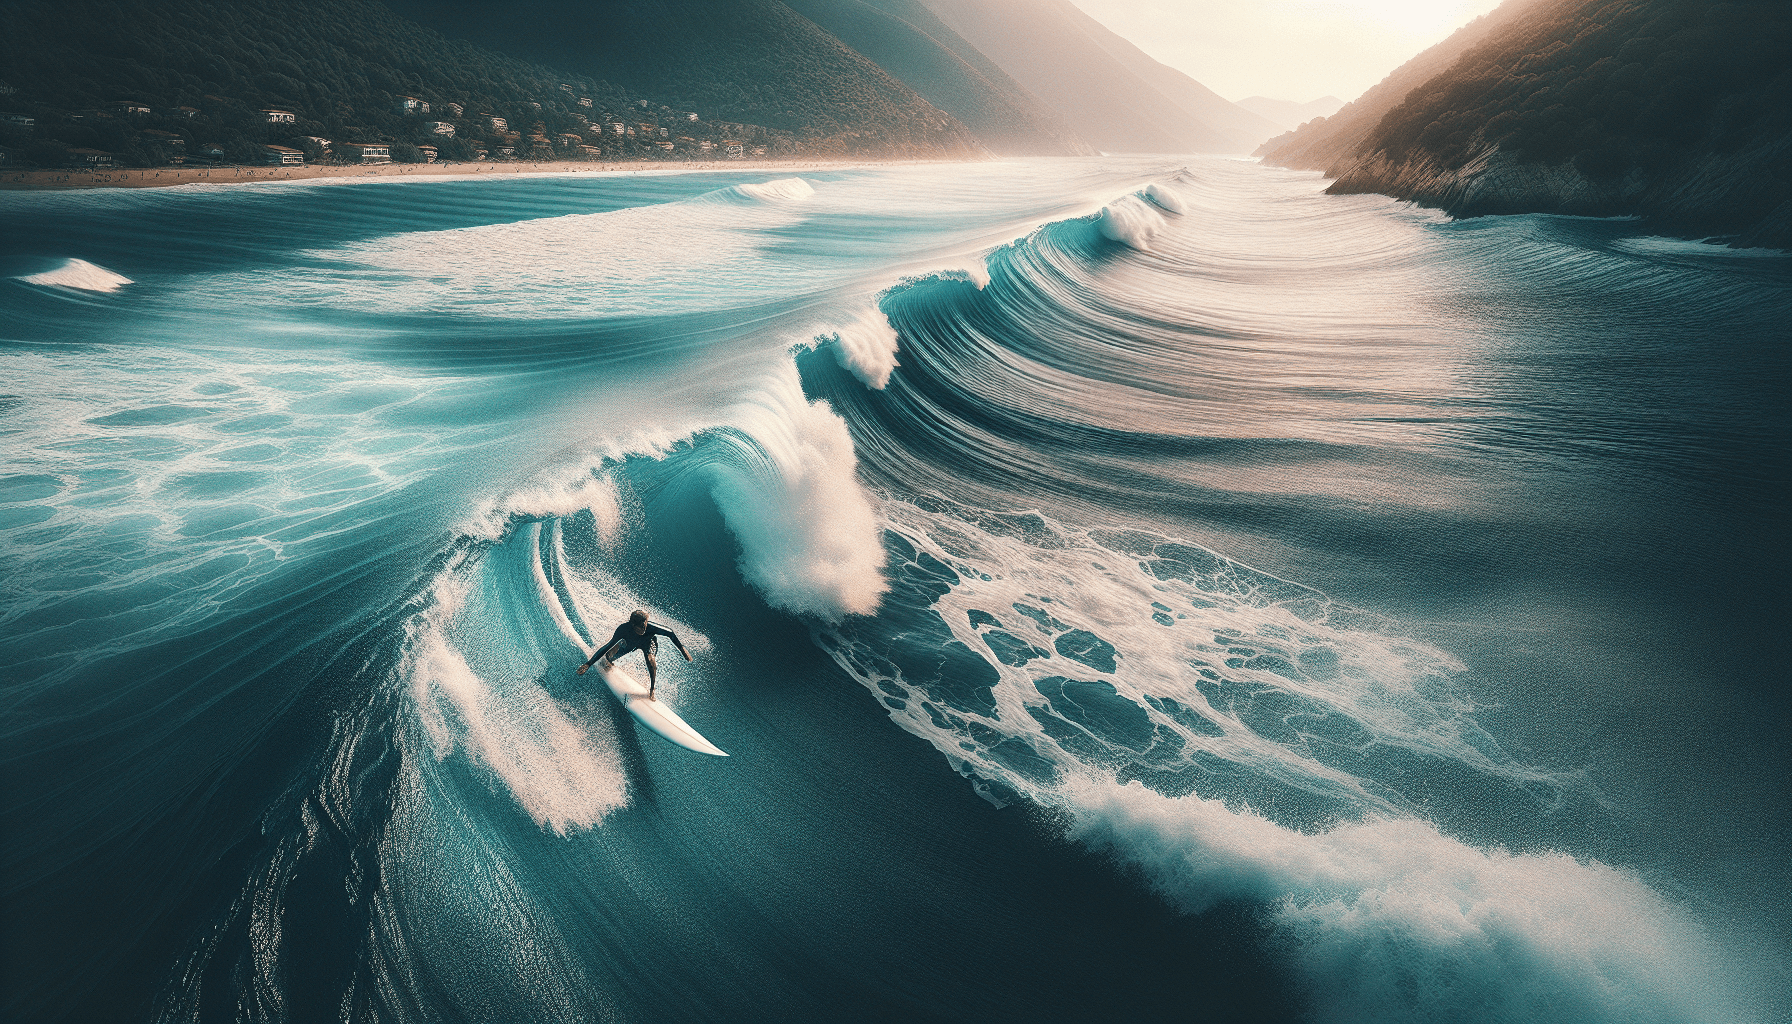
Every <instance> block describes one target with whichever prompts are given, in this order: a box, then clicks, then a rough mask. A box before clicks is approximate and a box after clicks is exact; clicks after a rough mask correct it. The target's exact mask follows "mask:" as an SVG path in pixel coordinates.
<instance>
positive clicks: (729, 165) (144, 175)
mask: <svg viewBox="0 0 1792 1024" xmlns="http://www.w3.org/2000/svg"><path fill="white" fill-rule="evenodd" d="M937 162H938V161H932V160H864V159H859V160H824V159H810V160H700V161H689V162H679V161H651V162H650V161H644V160H640V161H621V162H615V163H588V162H583V161H573V160H555V161H545V162H541V163H536V162H524V161H515V162H504V163H492V162H478V163H436V164H376V165H373V166H371V167H356V166H352V165H346V166H345V165H338V164H307V165H305V166H302V167H243V166H236V165H224V166H218V167H121V168H110V169H105V170H77V169H72V168H63V169H55V170H30V171H25V170H9V171H5V172H0V189H14V190H23V191H31V190H44V189H82V188H162V187H166V186H170V185H231V184H250V183H255V182H269V181H306V180H316V179H331V178H334V179H340V180H343V181H361V180H365V179H367V178H410V177H435V176H454V177H477V176H481V175H486V176H491V177H504V176H511V175H523V174H575V173H591V174H617V173H622V174H629V173H633V174H640V173H650V172H658V173H677V172H680V171H728V170H756V169H763V170H768V171H773V170H775V171H805V170H806V171H825V170H839V169H842V168H847V167H866V166H871V165H879V164H896V163H903V164H907V163H937Z"/></svg>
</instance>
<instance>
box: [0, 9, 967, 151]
mask: <svg viewBox="0 0 1792 1024" xmlns="http://www.w3.org/2000/svg"><path fill="white" fill-rule="evenodd" d="M6 26H7V30H6V32H5V33H4V34H0V81H3V82H4V83H6V85H7V86H8V87H10V88H11V89H12V90H14V91H13V92H11V93H10V94H7V95H4V96H0V112H8V113H18V114H23V115H26V116H29V117H32V118H34V119H35V121H36V123H35V125H33V126H32V127H30V128H25V127H22V126H19V125H10V124H0V147H4V148H5V150H6V151H7V155H8V157H9V162H10V163H12V164H14V165H18V164H25V165H38V166H51V167H54V166H62V165H64V164H65V163H68V162H70V160H71V156H70V152H69V151H70V149H71V148H87V149H96V150H104V151H106V152H108V153H110V154H111V155H112V158H113V159H114V160H116V161H117V162H118V163H121V164H125V165H132V166H152V165H159V164H163V163H167V162H170V161H173V160H178V159H181V158H183V157H184V158H185V159H187V160H190V161H203V160H205V159H207V157H206V156H205V154H204V152H203V151H204V150H206V149H208V148H210V147H211V146H212V145H213V144H216V145H217V146H218V147H219V148H220V149H221V150H222V155H221V157H220V159H222V160H226V161H230V162H235V163H260V162H261V161H262V150H261V148H260V147H261V146H263V145H266V144H276V145H283V146H289V147H292V148H294V149H301V150H304V151H305V152H306V155H307V157H308V158H309V159H310V160H311V161H317V160H320V159H329V158H331V155H330V154H331V152H332V151H333V153H334V154H337V155H336V157H335V158H337V159H341V158H342V157H341V154H343V153H344V152H345V150H344V148H343V144H345V143H387V144H390V145H391V146H392V154H393V157H394V159H396V160H400V161H402V160H406V159H410V160H422V159H424V156H423V153H422V151H421V150H419V149H418V147H419V146H424V145H430V146H435V147H436V148H437V149H438V150H439V151H440V154H441V157H442V159H445V160H469V159H473V158H474V157H475V155H476V153H477V151H478V150H481V149H483V150H487V151H488V152H489V153H490V154H491V155H492V156H493V157H494V158H496V157H498V156H499V154H500V150H501V149H504V148H510V149H513V150H514V152H515V155H516V157H517V158H520V159H566V158H569V157H579V156H586V157H601V158H602V159H610V160H616V159H644V158H653V159H679V158H690V157H696V156H706V157H707V156H720V155H722V148H721V147H722V143H723V142H724V141H738V142H740V143H742V144H743V146H744V147H745V149H746V152H748V153H751V152H752V150H753V149H754V148H755V147H757V148H761V149H764V150H765V151H766V153H767V155H770V154H784V153H793V152H798V151H800V150H802V148H803V145H802V142H801V140H799V139H798V138H797V137H796V136H795V135H794V134H792V133H790V132H780V131H776V130H774V129H769V128H765V127H761V126H756V125H745V124H738V123H723V122H717V121H713V120H710V119H709V118H705V119H704V120H702V121H697V122H692V121H689V120H688V119H687V118H686V117H685V113H684V111H674V110H672V109H670V108H667V107H664V106H660V105H657V104H653V103H651V102H649V101H647V100H644V99H641V98H640V96H639V94H638V93H634V92H631V91H628V90H625V89H623V88H621V87H618V86H616V85H613V84H611V83H609V82H607V81H604V80H603V79H601V78H599V77H595V76H591V75H578V74H568V73H567V72H565V71H561V70H557V69H552V68H548V67H544V66H542V65H539V64H533V63H529V62H527V61H523V60H519V59H516V58H514V57H509V56H505V55H502V54H499V53H494V52H491V51H490V50H487V49H483V48H481V47H479V46H476V45H473V44H471V43H468V42H462V41H455V40H452V39H449V38H446V37H445V36H443V35H441V34H439V33H437V32H435V31H432V30H430V29H427V28H424V27H422V26H419V25H417V24H415V23H413V22H410V21H407V20H406V19H404V18H402V17H399V16H398V15H397V14H395V13H394V12H393V11H392V10H391V9H389V8H388V7H387V6H386V5H384V4H381V3H378V2H376V0H296V2H289V3H285V4H278V5H275V4H217V3H211V2H207V0H66V2H49V0H27V2H14V3H9V4H8V5H7V19H6ZM404 97H412V98H415V99H416V100H419V101H421V102H422V103H424V104H428V107H429V109H428V112H427V113H426V112H424V111H423V109H422V108H421V106H418V107H417V108H416V109H413V110H410V111H406V110H404V109H403V104H402V100H403V98H404ZM581 97H582V98H586V99H589V100H590V101H591V102H590V105H589V106H583V105H581V104H580V102H579V100H580V98H581ZM121 101H128V102H126V103H123V104H122V105H121ZM450 104H455V105H458V106H459V107H460V110H459V111H458V112H457V111H455V110H454V109H453V107H452V106H450ZM130 106H135V107H147V108H148V109H149V112H148V113H142V112H127V111H126V109H125V108H126V107H130ZM181 108H188V109H186V110H182V109H181ZM265 109H276V110H284V111H290V112H292V113H293V115H294V121H292V122H291V123H284V122H282V123H269V121H268V116H267V115H266V114H265V113H264V110H265ZM693 109H694V108H693ZM482 114H490V115H495V116H496V117H499V118H502V119H503V121H504V126H503V127H502V128H498V127H494V126H493V124H492V122H491V121H490V120H489V119H488V118H483V117H480V116H479V115H482ZM936 116H938V115H937V114H936ZM430 122H445V123H446V124H447V125H449V126H451V127H452V129H453V136H452V137H448V136H445V135H443V134H440V133H438V131H437V130H436V129H435V128H434V127H432V126H431V124H430ZM593 122H596V123H597V125H598V126H601V125H604V124H611V125H621V126H623V131H622V132H620V133H618V132H616V131H615V130H614V129H612V130H608V131H606V130H604V129H603V128H601V127H598V126H594V125H593ZM661 128H664V129H665V131H664V133H663V134H662V133H661V132H660V129H661ZM562 136H578V139H577V140H573V139H571V138H570V137H568V138H562ZM305 137H314V138H318V139H327V140H329V141H330V142H331V143H333V144H334V145H333V149H332V151H326V150H325V149H324V147H323V146H322V145H320V144H319V143H317V142H315V141H311V140H309V139H307V138H305ZM706 142H707V143H709V144H710V146H711V147H713V148H711V149H704V148H703V143H706ZM662 144H669V145H670V146H671V147H672V148H671V150H667V149H665V148H662ZM581 145H584V146H590V147H593V149H595V150H596V152H595V153H593V152H590V151H581V150H580V149H579V148H578V147H579V146H581Z"/></svg>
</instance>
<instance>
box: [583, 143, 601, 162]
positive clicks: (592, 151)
mask: <svg viewBox="0 0 1792 1024" xmlns="http://www.w3.org/2000/svg"><path fill="white" fill-rule="evenodd" d="M579 155H580V156H582V157H584V158H585V159H587V160H598V159H602V157H603V155H604V151H603V150H601V149H598V148H597V147H596V146H580V147H579Z"/></svg>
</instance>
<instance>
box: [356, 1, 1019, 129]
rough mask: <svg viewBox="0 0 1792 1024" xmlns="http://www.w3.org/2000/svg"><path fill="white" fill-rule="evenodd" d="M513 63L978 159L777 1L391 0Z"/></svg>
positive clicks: (718, 112)
mask: <svg viewBox="0 0 1792 1024" xmlns="http://www.w3.org/2000/svg"><path fill="white" fill-rule="evenodd" d="M391 6H392V7H393V9H394V10H397V11H398V12H400V13H402V14H404V15H405V16H407V17H410V18H413V19H415V20H416V21H418V22H419V23H421V24H423V25H426V26H429V27H431V28H435V29H438V30H440V31H442V32H443V33H445V34H448V35H452V36H455V37H457V38H462V39H468V40H473V41H477V42H478V43H479V45H481V46H485V47H490V48H493V49H496V50H498V51H500V52H503V53H508V54H511V55H513V56H517V57H519V58H526V59H528V60H535V61H542V62H544V63H548V64H551V65H553V66H555V67H563V68H567V69H569V70H571V71H573V72H577V73H581V74H585V75H589V76H599V75H601V76H603V77H604V78H606V79H608V80H609V81H612V82H617V83H619V84H621V85H622V86H624V87H626V88H628V89H630V90H631V91H635V92H639V93H641V94H644V95H646V96H648V97H651V98H652V100H653V101H654V102H657V103H665V104H670V105H671V106H674V107H679V108H688V109H690V110H693V111H701V112H703V113H704V115H705V116H713V117H716V118H719V119H722V120H727V121H737V122H745V123H749V124H757V125H765V126H767V127H770V128H773V129H777V130H780V131H786V132H790V133H793V134H794V135H796V136H797V137H798V138H800V139H803V140H807V142H808V144H809V145H811V146H812V147H821V146H823V144H824V142H825V143H826V146H825V147H824V151H829V150H831V151H838V152H841V153H864V154H874V153H875V154H881V155H891V156H901V155H908V156H952V155H972V154H977V153H982V152H984V149H983V147H982V146H981V145H980V144H979V143H978V142H977V140H976V138H975V137H974V136H973V135H972V133H971V132H970V131H969V130H968V129H967V128H966V127H965V126H964V125H963V124H962V123H960V122H959V120H958V119H957V118H955V117H953V116H952V115H950V114H947V113H945V112H943V111H941V110H939V109H938V108H936V107H934V106H933V105H932V104H930V103H928V102H927V101H926V100H924V99H922V98H921V97H920V96H919V95H917V94H916V93H915V91H914V90H913V89H910V88H909V87H908V86H906V85H904V84H903V83H901V82H899V81H897V80H896V79H895V78H893V77H892V76H891V75H889V74H887V73H886V72H885V71H884V70H883V69H881V68H879V67H878V66H877V65H876V64H873V63H872V62H871V61H870V60H868V59H866V58H865V57H864V56H862V55H860V54H859V53H857V52H855V51H854V50H853V49H851V48H850V47H848V46H847V45H845V44H844V43H842V42H840V40H838V39H836V38H834V37H833V36H832V35H830V34H828V33H827V32H825V31H823V30H822V29H821V28H820V27H819V26H817V25H816V24H815V23H814V22H812V21H810V20H809V19H807V18H804V17H803V16H801V15H799V14H797V13H796V12H795V11H792V10H791V9H790V8H789V7H787V6H785V5H784V4H783V3H782V2H780V0H511V2H507V3H490V2H486V0H440V2H437V0H391Z"/></svg>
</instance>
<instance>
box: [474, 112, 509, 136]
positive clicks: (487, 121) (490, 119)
mask: <svg viewBox="0 0 1792 1024" xmlns="http://www.w3.org/2000/svg"><path fill="white" fill-rule="evenodd" d="M479 120H480V122H481V123H483V124H484V125H485V126H486V127H487V128H490V129H491V130H492V131H494V132H507V131H509V130H510V122H509V121H506V120H504V119H503V118H501V117H498V116H497V115H496V114H480V115H479Z"/></svg>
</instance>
